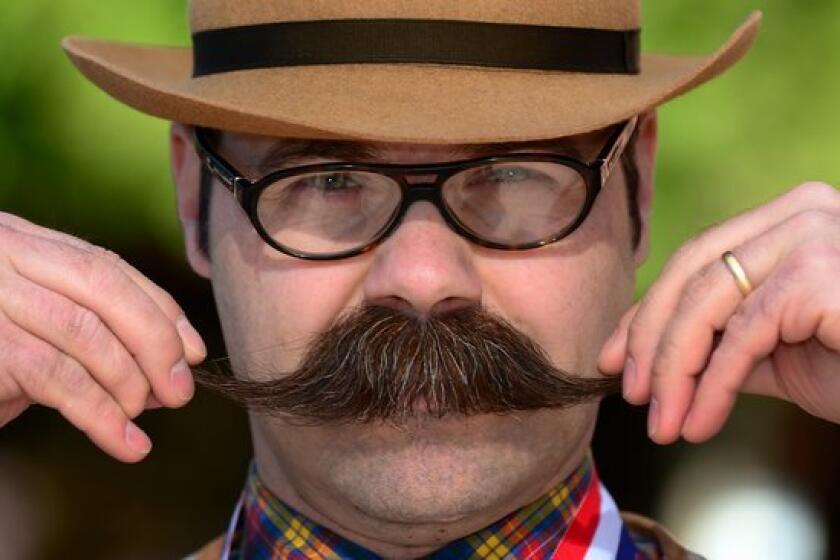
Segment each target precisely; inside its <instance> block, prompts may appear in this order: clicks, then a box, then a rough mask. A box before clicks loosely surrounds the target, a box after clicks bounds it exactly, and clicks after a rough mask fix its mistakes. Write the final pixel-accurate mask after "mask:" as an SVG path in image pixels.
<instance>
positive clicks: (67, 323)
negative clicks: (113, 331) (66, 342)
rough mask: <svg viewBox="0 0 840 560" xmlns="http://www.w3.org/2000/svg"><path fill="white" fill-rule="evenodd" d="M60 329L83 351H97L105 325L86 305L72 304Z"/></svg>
mask: <svg viewBox="0 0 840 560" xmlns="http://www.w3.org/2000/svg"><path fill="white" fill-rule="evenodd" d="M73 307H74V309H73V310H72V311H71V312H70V313H69V315H68V316H67V318H66V319H65V320H64V322H63V323H62V324H61V325H60V328H61V330H62V331H63V332H64V333H65V334H66V336H67V337H68V338H69V339H70V340H71V341H73V344H75V345H76V346H78V347H79V348H80V349H81V350H83V351H99V350H101V348H100V346H101V345H102V338H103V333H104V330H105V325H104V323H103V322H102V320H101V319H100V318H99V316H98V315H97V314H96V313H94V312H93V311H91V310H90V309H87V308H86V307H79V306H73Z"/></svg>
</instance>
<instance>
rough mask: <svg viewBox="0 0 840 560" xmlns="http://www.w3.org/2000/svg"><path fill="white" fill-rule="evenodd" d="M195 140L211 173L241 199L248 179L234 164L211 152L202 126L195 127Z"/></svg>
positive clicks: (201, 157)
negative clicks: (236, 169) (237, 171)
mask: <svg viewBox="0 0 840 560" xmlns="http://www.w3.org/2000/svg"><path fill="white" fill-rule="evenodd" d="M193 140H194V141H195V147H196V152H197V153H198V157H199V159H200V160H201V163H202V164H203V165H205V166H206V167H207V169H209V170H210V173H212V174H213V175H215V176H216V177H217V178H218V179H219V180H220V181H221V182H222V184H223V185H224V186H225V187H227V188H228V190H229V191H230V192H232V193H233V196H234V197H235V198H236V199H237V200H240V199H241V196H242V187H243V186H246V185H247V184H248V181H247V180H246V179H244V178H243V177H240V176H239V175H238V174H237V173H236V171H235V170H234V168H233V166H232V165H231V164H230V163H228V162H227V161H225V160H224V159H223V158H222V157H221V156H218V155H215V154H213V153H211V151H210V149H209V148H208V147H207V140H206V138H205V137H204V129H202V128H201V127H198V126H196V127H193Z"/></svg>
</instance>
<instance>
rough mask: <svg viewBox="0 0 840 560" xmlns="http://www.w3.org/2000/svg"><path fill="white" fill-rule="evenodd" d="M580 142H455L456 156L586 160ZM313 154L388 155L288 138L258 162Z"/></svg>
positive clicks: (266, 166) (370, 158) (370, 148)
mask: <svg viewBox="0 0 840 560" xmlns="http://www.w3.org/2000/svg"><path fill="white" fill-rule="evenodd" d="M579 144H580V142H574V141H573V140H570V139H569V138H553V139H547V140H528V141H524V142H495V143H486V144H463V145H453V146H452V156H453V157H454V159H470V158H474V157H481V156H490V155H502V154H506V153H511V152H515V151H517V150H519V151H522V150H525V151H532V152H548V153H557V154H561V155H565V156H570V157H573V158H576V159H581V160H584V154H583V150H581V149H580V146H579ZM310 158H322V159H326V160H330V161H346V162H363V163H371V162H376V161H380V160H382V159H384V151H383V149H382V148H381V147H379V146H378V145H377V144H375V143H372V142H353V141H345V140H302V139H295V138H291V139H284V140H281V141H278V142H276V143H274V144H273V145H272V146H271V148H269V150H268V151H267V152H266V154H265V155H264V156H263V157H262V159H261V160H260V162H259V163H258V170H259V172H260V173H269V172H271V171H273V170H276V169H279V168H281V167H284V166H289V165H292V164H295V163H299V162H301V161H303V160H306V159H310Z"/></svg>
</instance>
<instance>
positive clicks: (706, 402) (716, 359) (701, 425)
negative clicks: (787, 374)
mask: <svg viewBox="0 0 840 560" xmlns="http://www.w3.org/2000/svg"><path fill="white" fill-rule="evenodd" d="M774 284H778V282H768V284H767V285H764V286H762V287H761V289H760V290H758V291H756V292H754V293H753V294H751V297H750V298H748V300H749V301H744V304H743V306H742V307H741V308H740V309H739V311H738V312H737V313H735V314H734V315H733V316H732V317H731V318H730V319H729V321H728V322H727V325H726V329H725V330H724V331H723V336H722V338H721V341H720V344H719V345H718V347H717V348H716V349H715V351H714V354H712V357H711V360H710V361H709V364H708V367H706V369H705V371H704V373H703V375H702V379H701V381H700V383H699V385H698V389H697V394H696V396H695V398H694V402H693V403H691V410H690V412H689V413H688V414H687V416H686V417H685V420H684V422H683V424H682V427H681V433H682V435H683V437H685V438H686V439H687V440H689V441H694V442H700V441H705V440H707V439H709V438H710V437H712V436H713V435H714V434H716V433H717V432H718V431H720V429H721V428H722V427H723V424H724V423H725V422H726V419H727V417H728V416H729V414H730V413H731V411H732V408H733V406H734V405H735V400H736V399H737V396H738V393H739V392H740V391H741V390H742V389H743V387H744V385H745V382H746V380H747V378H748V376H750V373H751V372H752V370H753V369H754V368H755V367H756V365H757V364H759V363H760V362H762V361H763V360H764V359H765V358H766V357H767V356H769V355H770V353H771V352H772V351H773V349H774V348H775V347H776V346H777V344H778V342H779V315H780V314H781V312H782V308H783V307H784V304H783V303H781V302H782V301H783V293H782V292H780V291H779V286H778V285H774ZM764 367H766V366H764ZM753 377H754V381H753V385H755V384H756V383H757V380H758V376H757V375H754V376H753ZM764 381H766V379H765V380H764Z"/></svg>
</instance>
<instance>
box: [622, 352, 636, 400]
mask: <svg viewBox="0 0 840 560" xmlns="http://www.w3.org/2000/svg"><path fill="white" fill-rule="evenodd" d="M635 385H636V361H635V360H634V359H633V357H632V356H627V361H626V362H624V398H625V399H627V398H629V397H630V395H631V394H633V387H634V386H635Z"/></svg>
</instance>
